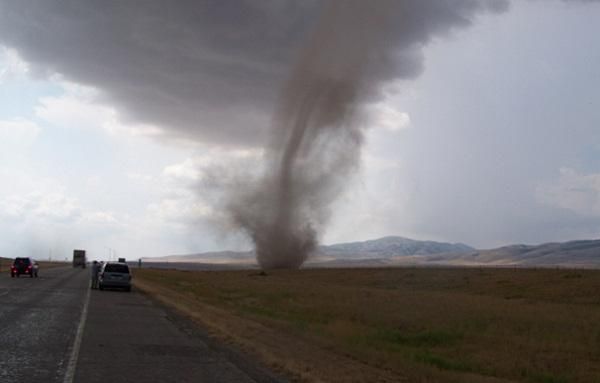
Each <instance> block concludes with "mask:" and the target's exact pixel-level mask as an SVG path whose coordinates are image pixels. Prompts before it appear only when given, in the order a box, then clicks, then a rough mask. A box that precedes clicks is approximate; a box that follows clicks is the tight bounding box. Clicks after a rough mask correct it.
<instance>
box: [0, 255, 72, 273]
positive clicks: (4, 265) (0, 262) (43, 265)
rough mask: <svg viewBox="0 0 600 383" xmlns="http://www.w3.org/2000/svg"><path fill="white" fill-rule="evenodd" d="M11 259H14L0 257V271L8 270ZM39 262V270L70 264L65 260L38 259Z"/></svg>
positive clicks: (5, 271) (6, 271)
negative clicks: (49, 260)
mask: <svg viewBox="0 0 600 383" xmlns="http://www.w3.org/2000/svg"><path fill="white" fill-rule="evenodd" d="M13 261H14V259H12V258H0V273H8V272H9V271H10V266H11V265H12V263H13ZM39 264H40V270H44V269H50V268H54V267H62V266H69V265H70V263H66V262H48V261H39ZM40 272H41V271H40Z"/></svg>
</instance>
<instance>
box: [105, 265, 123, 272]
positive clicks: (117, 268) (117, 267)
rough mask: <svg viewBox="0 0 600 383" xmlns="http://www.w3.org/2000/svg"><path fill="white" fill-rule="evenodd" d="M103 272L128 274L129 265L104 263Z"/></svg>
mask: <svg viewBox="0 0 600 383" xmlns="http://www.w3.org/2000/svg"><path fill="white" fill-rule="evenodd" d="M104 271H105V272H109V273H122V274H129V266H127V265H106V267H104Z"/></svg>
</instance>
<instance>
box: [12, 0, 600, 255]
mask: <svg viewBox="0 0 600 383" xmlns="http://www.w3.org/2000/svg"><path fill="white" fill-rule="evenodd" d="M403 3H405V6H403V9H402V12H403V13H402V15H403V16H402V18H401V19H399V20H398V27H397V28H395V29H394V33H395V35H394V36H391V37H386V39H387V40H385V43H386V44H389V45H390V47H391V49H396V51H395V52H396V57H397V59H393V60H391V61H390V62H386V64H385V71H383V72H382V73H384V74H385V75H384V76H383V77H380V78H378V81H379V82H380V85H378V94H377V95H374V96H373V97H371V98H369V99H368V101H367V102H366V103H365V104H364V105H363V106H364V110H365V111H367V117H368V118H367V119H365V122H364V124H365V125H366V129H367V130H366V143H365V145H364V146H363V148H362V158H361V167H360V169H359V170H358V171H357V173H356V174H355V176H354V177H351V178H349V179H348V185H347V187H346V188H345V189H346V192H345V193H344V194H340V195H339V198H338V199H337V201H336V202H335V203H334V205H333V207H332V211H333V216H332V218H331V221H330V223H329V225H328V226H327V227H326V230H325V231H324V232H323V233H321V240H322V242H324V243H333V242H340V241H355V240H364V239H371V238H376V237H380V236H384V235H402V236H407V237H411V238H416V239H431V240H440V241H450V242H464V243H467V244H469V245H472V246H476V247H495V246H500V245H504V244H510V243H541V242H548V241H564V240H570V239H581V238H598V237H600V234H599V233H600V70H599V69H598V68H600V49H598V36H600V24H599V23H598V20H600V3H598V2H594V1H558V0H556V1H550V0H548V1H535V0H532V1H512V2H507V1H503V0H497V1H481V2H477V1H471V0H464V1H462V0H457V1H453V2H446V1H416V0H413V1H406V2H403ZM59 4H60V5H59ZM94 4H97V5H94ZM100 4H101V5H100ZM140 4H141V3H139V2H121V1H119V2H109V1H106V2H101V3H99V2H85V3H84V2H80V1H72V2H55V1H18V2H17V1H2V0H0V233H2V235H1V236H0V238H2V241H0V255H2V256H18V255H32V256H34V257H38V258H43V257H46V256H47V255H48V254H52V255H53V257H54V258H64V257H66V256H68V255H69V252H70V250H71V249H73V248H75V247H83V248H86V249H88V250H89V251H90V254H91V256H92V257H96V258H100V257H104V258H106V257H107V255H108V254H109V252H110V251H111V250H109V249H114V251H116V253H117V255H123V256H127V257H129V258H137V257H140V256H159V255H166V254H181V253H191V252H200V251H209V250H222V249H247V248H249V247H250V244H249V242H247V241H245V240H244V237H243V235H242V234H240V233H236V232H235V231H233V230H232V229H231V228H230V227H228V226H227V225H226V224H224V223H223V220H222V216H223V212H222V211H221V209H222V206H223V199H224V198H226V196H227V195H228V193H229V190H230V189H231V188H236V187H237V188H239V187H243V185H240V184H239V179H240V175H247V177H248V178H251V177H253V176H254V175H255V173H256V172H257V169H260V164H261V154H262V153H263V146H264V145H265V143H266V142H267V141H268V133H267V131H268V128H269V125H270V121H271V117H272V115H273V112H274V110H275V108H276V102H277V98H278V94H279V92H280V90H281V87H282V86H283V84H284V81H285V79H286V77H287V75H288V73H289V71H290V69H291V65H292V63H293V61H294V58H295V54H296V53H297V50H298V49H299V47H300V46H301V45H302V42H303V41H304V38H305V37H306V35H307V34H308V33H309V31H310V30H311V27H312V26H313V25H314V24H315V22H316V19H317V16H318V13H319V5H320V3H319V2H318V1H263V2H260V1H207V2H189V4H187V2H181V3H178V7H175V6H173V4H174V3H172V2H168V1H165V2H162V1H148V2H144V3H143V4H144V6H143V7H140V6H139V5H140ZM396 47H397V48H396ZM242 178H243V177H242Z"/></svg>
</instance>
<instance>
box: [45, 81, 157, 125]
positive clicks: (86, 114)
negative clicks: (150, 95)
mask: <svg viewBox="0 0 600 383" xmlns="http://www.w3.org/2000/svg"><path fill="white" fill-rule="evenodd" d="M53 80H54V81H55V82H56V83H57V84H58V85H59V86H61V87H62V88H63V90H64V93H63V94H61V95H60V96H54V97H44V98H41V99H40V100H39V105H37V106H36V108H35V110H34V111H35V115H36V116H37V117H39V118H41V119H42V120H44V121H46V122H48V123H50V124H52V125H54V126H58V127H62V128H66V129H86V128H87V129H102V130H104V131H106V132H108V133H109V134H113V135H116V134H119V133H121V134H123V133H124V134H128V135H130V136H153V137H154V136H160V135H162V130H161V129H160V128H159V127H156V126H152V125H148V124H142V123H124V122H123V121H122V120H121V118H120V116H119V113H118V111H117V109H115V108H114V107H113V106H110V105H106V104H104V103H102V102H101V101H100V100H101V96H102V95H101V94H100V92H99V91H98V90H97V89H95V88H93V87H88V86H83V85H80V84H75V83H71V82H67V81H64V80H63V79H61V78H60V77H59V76H54V78H53Z"/></svg>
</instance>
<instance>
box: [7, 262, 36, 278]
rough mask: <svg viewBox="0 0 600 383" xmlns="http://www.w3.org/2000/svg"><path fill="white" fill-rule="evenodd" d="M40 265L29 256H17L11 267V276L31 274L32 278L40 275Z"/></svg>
mask: <svg viewBox="0 0 600 383" xmlns="http://www.w3.org/2000/svg"><path fill="white" fill-rule="evenodd" d="M38 270H39V266H38V263H37V262H36V261H34V260H33V259H31V258H29V257H17V258H15V261H14V262H13V264H12V266H11V267H10V276H11V277H13V278H14V277H17V278H18V277H19V276H20V275H22V274H23V275H29V277H30V278H33V277H36V278H37V277H38Z"/></svg>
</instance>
